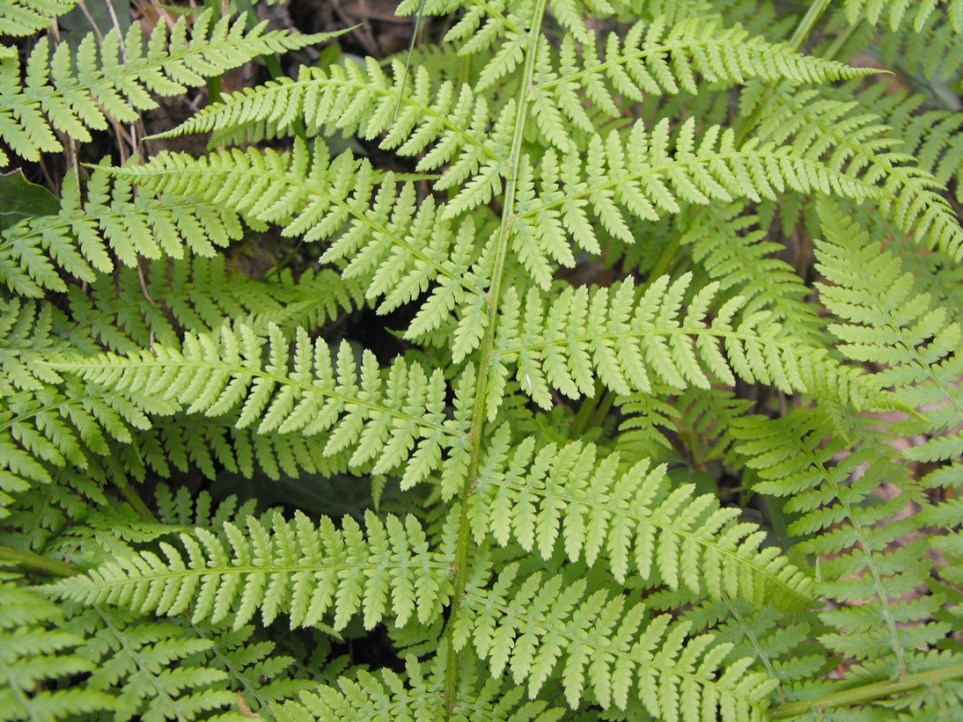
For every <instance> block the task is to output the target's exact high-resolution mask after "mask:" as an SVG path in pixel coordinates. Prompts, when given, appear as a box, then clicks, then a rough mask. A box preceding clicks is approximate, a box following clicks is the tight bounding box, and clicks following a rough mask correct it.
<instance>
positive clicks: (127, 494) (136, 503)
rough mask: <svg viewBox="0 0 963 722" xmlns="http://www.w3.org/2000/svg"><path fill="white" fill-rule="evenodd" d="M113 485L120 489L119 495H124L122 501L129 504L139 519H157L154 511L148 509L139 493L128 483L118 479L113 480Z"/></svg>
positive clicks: (152, 520)
mask: <svg viewBox="0 0 963 722" xmlns="http://www.w3.org/2000/svg"><path fill="white" fill-rule="evenodd" d="M114 486H116V487H117V489H119V490H120V493H121V495H122V496H123V497H124V501H126V502H127V503H128V504H130V505H131V507H132V508H133V509H134V511H136V512H137V515H138V516H139V517H140V518H141V519H143V520H144V521H151V522H154V521H157V517H156V516H154V513H153V512H152V511H151V510H150V508H149V507H148V506H147V504H145V503H144V500H143V499H141V498H140V495H138V493H137V492H136V491H134V489H133V488H132V487H131V485H130V484H128V483H127V482H126V481H124V480H122V479H118V480H117V481H115V482H114Z"/></svg>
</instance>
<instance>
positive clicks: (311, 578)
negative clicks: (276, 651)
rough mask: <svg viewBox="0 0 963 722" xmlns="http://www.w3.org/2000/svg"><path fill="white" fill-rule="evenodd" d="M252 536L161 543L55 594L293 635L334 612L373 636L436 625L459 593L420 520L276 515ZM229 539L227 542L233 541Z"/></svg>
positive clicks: (446, 559) (250, 524)
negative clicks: (252, 624)
mask: <svg viewBox="0 0 963 722" xmlns="http://www.w3.org/2000/svg"><path fill="white" fill-rule="evenodd" d="M245 526H246V529H242V528H240V527H239V526H235V525H234V524H233V523H231V522H226V523H225V524H224V526H223V532H224V538H222V537H220V536H219V535H215V534H213V533H212V532H210V531H208V530H207V529H204V528H198V529H196V530H195V531H194V532H193V533H192V534H180V535H178V539H179V541H180V544H181V545H182V546H183V549H184V551H180V550H179V549H178V548H176V547H174V546H173V545H171V544H168V543H163V542H162V543H161V545H160V548H161V552H162V554H163V556H164V558H161V557H160V556H158V555H157V554H155V553H154V552H152V551H143V552H139V553H133V554H131V555H129V556H126V557H121V558H117V559H115V560H113V561H111V562H108V563H106V564H104V565H102V566H100V567H98V568H96V569H93V570H91V571H89V572H87V573H86V574H84V575H81V576H76V577H71V578H69V579H64V580H63V581H60V582H57V583H56V584H54V585H51V586H50V587H49V589H50V591H51V592H52V593H55V594H57V595H58V596H60V597H62V598H65V599H73V600H76V601H79V602H83V603H84V604H87V605H90V604H111V605H116V606H121V607H126V608H128V609H131V610H134V611H138V612H141V613H146V612H156V613H158V614H166V615H168V616H175V615H179V614H181V613H183V612H185V611H187V610H190V611H191V618H192V621H193V622H194V623H198V622H201V621H207V622H209V623H212V624H216V623H218V622H220V621H221V620H225V619H229V620H230V621H231V624H232V626H233V628H234V629H240V628H241V627H243V626H244V625H246V624H247V623H248V622H249V621H250V620H251V619H252V618H253V617H254V616H255V614H256V613H257V612H258V611H260V616H261V619H262V620H263V623H264V624H270V623H271V622H272V621H273V620H274V619H275V618H277V617H278V615H280V614H286V615H288V617H289V619H290V625H291V627H292V628H295V627H302V626H317V625H319V624H322V620H323V619H324V618H325V617H326V615H328V614H329V613H333V615H334V619H333V622H332V624H333V628H334V629H335V630H340V629H343V628H344V627H345V626H346V625H347V624H348V622H349V621H350V620H351V618H352V617H353V616H355V615H356V614H359V613H360V614H361V615H362V621H363V623H364V626H365V628H366V629H371V628H372V627H374V626H375V625H376V624H379V623H380V622H382V621H383V620H390V621H391V622H392V623H394V624H397V625H398V626H404V625H405V624H406V623H407V622H408V621H409V620H412V619H417V620H419V621H420V622H421V623H422V624H428V623H429V622H430V621H431V620H432V619H433V618H435V617H437V616H438V615H439V614H441V611H442V606H443V605H444V604H445V603H446V601H447V599H448V597H449V596H450V594H451V579H450V577H451V570H450V566H451V558H450V551H448V550H447V549H446V550H445V551H442V552H437V551H431V550H429V548H428V542H427V538H426V536H425V532H424V530H423V529H422V527H421V525H420V524H419V523H418V522H417V521H416V520H415V518H414V517H413V516H409V517H408V518H407V519H404V520H402V519H400V518H398V517H394V516H388V517H387V518H386V519H385V520H384V521H382V520H381V518H379V517H378V516H376V515H374V514H373V513H371V512H369V513H367V514H366V516H365V526H366V529H365V530H364V531H362V529H361V527H360V526H359V525H358V523H357V522H355V521H354V519H352V518H351V517H345V518H344V519H343V520H342V523H341V529H338V528H337V527H336V526H335V525H334V523H333V522H332V521H331V520H330V519H327V518H324V519H322V520H321V522H320V525H319V526H317V527H316V526H315V525H314V524H313V523H312V522H311V521H310V520H309V519H308V518H307V517H306V516H304V515H303V514H301V513H300V512H298V513H296V514H295V517H294V520H293V521H290V522H289V521H285V520H284V519H283V518H282V517H281V515H280V514H275V515H274V519H273V523H272V524H271V526H270V528H267V527H266V526H264V525H262V524H261V523H260V522H259V521H258V520H257V519H255V518H254V517H248V518H247V520H246V524H245ZM225 538H226V539H227V540H228V541H226V542H225V541H224V539H225Z"/></svg>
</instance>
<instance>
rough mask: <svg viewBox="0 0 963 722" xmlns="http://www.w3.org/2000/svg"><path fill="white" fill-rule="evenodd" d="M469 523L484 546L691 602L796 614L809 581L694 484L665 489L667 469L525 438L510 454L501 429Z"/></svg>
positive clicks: (587, 448) (482, 473)
mask: <svg viewBox="0 0 963 722" xmlns="http://www.w3.org/2000/svg"><path fill="white" fill-rule="evenodd" d="M467 511H468V516H469V520H470V523H471V526H472V530H473V533H474V536H475V541H476V542H477V543H478V544H481V543H482V542H483V541H484V540H485V538H486V536H487V535H488V534H491V535H492V536H493V537H494V539H495V540H496V541H497V542H498V543H499V544H500V545H502V546H506V545H507V544H508V543H509V541H510V540H513V541H515V542H517V543H518V544H519V545H520V546H521V547H522V549H524V550H525V551H526V552H531V551H533V550H534V551H536V552H537V553H538V554H539V556H541V557H542V558H543V559H546V560H548V559H551V558H552V556H553V555H554V553H555V550H556V546H561V547H562V548H563V549H564V550H565V555H566V556H567V557H568V559H569V561H571V562H577V561H579V560H580V559H582V558H583V557H584V559H585V562H586V563H587V564H589V565H594V564H596V562H597V560H598V559H599V558H600V557H601V558H605V559H606V561H607V567H608V568H609V569H610V570H611V572H612V574H613V575H614V576H615V578H616V579H617V580H618V581H619V582H624V581H625V579H626V577H627V576H628V575H629V574H630V573H631V574H638V575H639V576H640V578H641V580H642V582H643V584H645V585H646V586H650V587H655V586H659V585H660V584H665V585H667V586H668V587H669V588H671V589H676V588H678V587H680V586H681V587H685V588H687V589H689V590H690V591H691V592H693V593H694V594H697V595H703V594H705V595H708V596H709V597H711V598H714V599H720V598H722V597H723V596H725V595H728V596H729V597H732V598H739V599H746V600H748V601H749V602H751V603H752V604H754V605H756V606H761V605H762V604H763V602H764V601H771V602H773V603H775V604H778V605H781V606H787V607H794V606H795V607H801V606H804V605H805V604H807V603H808V601H809V600H810V598H811V593H812V592H811V590H812V582H811V580H810V579H809V578H808V577H806V576H805V575H804V574H802V573H801V572H800V571H799V570H798V569H796V568H795V567H794V566H792V565H791V564H788V562H787V560H786V559H785V557H783V556H782V555H780V554H779V553H778V550H776V549H775V548H772V547H770V548H767V549H761V548H760V546H761V544H762V542H763V540H764V537H765V535H764V534H763V533H761V532H760V530H759V529H758V528H757V527H755V526H754V525H752V524H736V523H734V522H735V519H736V518H738V516H739V511H738V510H737V509H720V508H719V505H718V503H717V502H716V501H715V499H714V498H713V497H712V495H699V496H694V487H693V486H692V485H691V484H686V485H681V486H678V487H676V488H672V484H671V483H670V481H669V479H668V477H667V476H666V467H665V465H662V466H657V467H653V466H652V465H651V464H650V463H649V462H648V461H641V462H639V463H637V464H635V465H633V466H632V467H631V468H626V467H625V466H624V465H623V464H622V463H621V460H620V458H619V456H618V454H609V455H604V454H600V453H598V452H597V450H596V448H595V447H594V446H593V445H591V444H588V445H583V444H581V443H579V442H572V443H570V444H565V445H561V446H558V445H555V444H548V445H546V446H543V447H542V448H540V449H538V450H537V451H536V446H535V443H534V440H533V439H532V438H531V437H529V438H528V439H526V440H525V441H523V442H522V443H521V444H519V445H518V446H517V447H515V448H514V449H512V448H511V445H510V435H509V431H508V429H507V427H501V428H500V429H499V430H498V432H496V433H495V435H494V437H493V439H492V442H491V445H490V446H489V450H488V454H487V456H486V458H485V459H484V460H483V462H482V465H481V467H480V468H479V472H478V481H477V482H476V489H475V493H474V494H472V496H471V498H470V499H469V501H468V507H467Z"/></svg>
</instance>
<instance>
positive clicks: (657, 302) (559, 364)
mask: <svg viewBox="0 0 963 722" xmlns="http://www.w3.org/2000/svg"><path fill="white" fill-rule="evenodd" d="M690 280H691V275H690V274H685V275H683V276H682V277H680V278H679V279H677V280H675V281H671V282H670V280H669V278H668V277H667V276H663V277H661V278H659V279H657V280H655V281H654V282H653V283H651V284H650V285H649V287H648V288H647V289H646V290H645V291H644V292H643V293H641V294H640V293H639V291H638V290H637V289H636V288H635V285H634V283H633V281H632V279H631V277H629V278H628V279H627V280H626V281H624V282H622V283H617V284H613V285H612V286H611V287H610V288H600V289H597V290H594V291H593V292H591V293H590V292H589V290H588V289H587V288H585V287H580V288H577V289H574V288H571V287H569V288H566V289H565V290H564V291H562V293H561V294H559V295H558V298H557V299H556V300H555V302H554V303H552V305H551V306H550V307H549V308H548V310H547V311H546V310H545V308H544V307H543V305H542V299H541V294H539V293H538V291H537V290H536V289H531V290H530V291H529V293H528V294H527V297H526V299H525V303H524V309H525V310H524V315H523V314H522V312H521V309H522V302H521V300H520V299H519V297H518V293H517V292H516V291H515V290H514V289H513V288H510V289H508V290H507V292H506V293H505V298H504V301H503V303H502V308H501V313H502V317H501V318H500V319H499V326H498V337H497V352H496V355H495V360H494V364H495V365H494V373H493V376H494V378H495V383H493V384H492V390H491V391H490V396H489V399H488V404H489V406H488V408H489V417H490V418H491V417H492V415H493V410H494V409H497V404H498V402H499V400H500V398H501V394H502V391H503V388H504V386H503V385H504V383H505V381H506V379H507V378H508V375H509V367H510V366H511V365H513V364H514V365H515V366H516V378H517V380H518V382H519V384H520V385H521V388H522V390H523V391H524V392H525V393H527V394H528V395H529V396H531V397H532V399H533V400H534V401H535V402H536V403H538V404H539V406H541V407H543V408H550V407H551V405H552V398H551V394H550V392H549V389H557V390H558V391H559V392H561V393H562V394H564V395H565V396H568V397H569V398H579V397H580V396H582V395H591V394H592V393H593V392H594V388H595V379H596V378H598V379H599V380H600V381H601V382H602V383H603V384H604V385H605V386H606V387H607V388H609V389H611V390H612V391H614V392H615V393H617V394H629V393H632V392H633V391H643V392H646V393H648V392H650V391H651V388H652V385H653V384H655V383H658V384H666V385H668V386H671V387H673V388H676V389H686V388H689V387H697V388H703V389H708V388H709V387H710V376H711V377H713V378H715V379H717V380H718V381H721V382H723V383H726V384H729V385H733V384H734V383H735V379H736V376H738V377H739V378H741V379H743V380H745V381H747V382H749V383H755V382H761V383H765V384H771V385H774V386H776V387H777V388H779V389H781V390H783V391H785V392H786V393H793V392H794V391H802V392H808V393H812V394H816V395H822V394H828V395H829V396H830V397H831V398H836V399H838V400H840V401H842V402H843V403H854V404H856V405H857V406H860V405H865V404H867V403H869V404H875V403H885V400H884V399H883V398H882V397H879V396H877V398H875V399H872V398H871V397H872V396H873V395H874V392H873V391H872V386H871V385H870V384H867V383H866V379H864V378H862V376H861V374H859V373H858V371H857V370H856V369H852V368H848V367H844V366H841V365H839V364H838V363H836V362H834V361H832V360H831V359H830V358H829V357H828V356H827V355H826V354H825V353H824V352H822V351H818V350H817V349H818V347H810V346H808V345H806V344H804V343H801V342H799V341H797V340H796V339H794V338H792V337H791V336H787V335H786V334H785V333H784V332H783V329H782V326H781V325H780V324H779V323H776V322H773V320H772V317H771V315H770V314H769V313H768V312H766V311H759V312H757V313H756V314H753V315H751V316H748V317H746V318H744V319H743V320H742V321H741V323H739V325H738V326H734V325H733V323H732V318H733V315H734V314H735V312H736V310H737V309H738V308H739V307H740V305H741V303H742V300H741V299H740V298H739V297H735V298H733V299H731V300H729V301H727V302H726V303H725V304H723V306H722V307H721V308H720V309H718V311H716V315H715V318H714V319H713V320H712V321H711V322H710V321H707V320H706V315H707V314H708V312H709V309H710V306H711V304H712V300H713V297H714V296H715V294H716V292H717V290H718V284H715V283H712V284H709V285H707V286H705V287H703V288H702V289H701V290H700V291H699V292H698V293H697V294H696V295H695V297H694V298H693V299H692V300H691V302H690V303H689V306H688V308H687V315H686V316H685V318H681V317H680V311H681V307H682V302H683V298H684V296H685V293H686V289H687V287H688V285H689V282H690ZM720 341H721V342H722V346H724V349H725V354H723V349H722V347H720Z"/></svg>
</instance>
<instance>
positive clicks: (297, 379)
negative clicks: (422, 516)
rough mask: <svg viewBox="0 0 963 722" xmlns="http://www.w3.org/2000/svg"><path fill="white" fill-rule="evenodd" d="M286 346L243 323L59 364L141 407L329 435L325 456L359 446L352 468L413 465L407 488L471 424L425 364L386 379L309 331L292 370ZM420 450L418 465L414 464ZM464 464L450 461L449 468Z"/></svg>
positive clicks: (276, 333) (397, 366)
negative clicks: (454, 412) (451, 406)
mask: <svg viewBox="0 0 963 722" xmlns="http://www.w3.org/2000/svg"><path fill="white" fill-rule="evenodd" d="M288 345H289V342H288V340H287V339H286V338H285V337H284V336H283V334H282V333H281V331H280V329H278V328H277V326H274V325H270V326H269V328H268V341H267V343H266V344H265V342H264V341H263V340H262V339H261V338H260V337H259V336H258V335H257V334H256V333H255V332H254V331H253V329H251V328H250V327H249V326H247V325H244V324H242V323H238V324H236V326H235V328H233V329H232V328H230V327H228V326H224V327H222V328H221V331H220V334H219V335H217V336H213V335H208V334H188V335H187V336H186V337H185V338H184V344H183V349H182V350H178V349H176V348H170V347H165V346H160V345H156V346H155V347H154V349H153V353H151V352H150V351H142V352H140V353H136V354H132V355H130V356H127V357H120V356H116V355H113V354H105V355H102V356H100V357H92V358H77V359H69V360H64V361H62V362H59V363H56V364H53V366H54V367H55V368H58V369H59V370H61V371H64V372H66V371H70V372H72V373H74V374H78V375H80V376H81V377H83V378H85V379H86V380H88V381H89V382H92V383H96V384H97V385H99V386H102V387H105V388H109V389H112V390H113V391H115V392H119V393H121V394H123V395H124V396H125V397H127V398H129V399H131V401H133V402H134V403H135V404H141V403H143V402H144V401H145V400H147V399H150V400H154V401H161V402H167V403H170V404H173V405H174V406H175V408H183V409H186V410H187V412H188V413H191V414H201V413H202V414H205V415H207V416H221V415H224V414H227V413H230V412H234V411H238V412H240V416H239V417H238V418H237V421H236V424H235V425H236V426H237V428H239V429H244V428H246V427H252V428H254V429H256V430H257V433H259V434H265V433H271V432H278V433H281V434H287V433H292V432H299V433H300V434H302V435H304V436H308V437H310V436H314V435H317V434H320V433H323V432H331V433H330V435H329V436H328V439H327V442H326V444H325V445H324V455H325V456H331V455H334V454H337V453H339V452H341V451H342V450H345V449H353V455H352V457H351V460H350V464H351V466H353V467H359V466H362V465H365V464H367V463H368V462H374V467H373V469H372V473H374V474H383V473H388V472H391V471H393V470H396V469H399V468H400V467H402V466H403V465H407V468H406V470H405V474H404V482H403V483H404V484H405V486H406V487H407V486H411V485H414V484H417V483H419V482H420V481H423V480H424V479H425V478H427V476H428V475H429V474H430V473H431V472H432V471H434V470H435V469H438V468H440V467H441V466H442V463H443V462H442V452H443V450H446V449H448V450H450V449H452V448H453V447H456V446H459V442H460V439H462V438H463V437H464V435H465V434H466V427H464V425H462V424H461V423H460V422H458V421H455V422H452V421H451V420H450V419H449V418H448V416H447V414H446V410H445V395H446V393H447V385H446V383H445V380H444V377H443V375H442V373H441V372H440V371H436V372H435V373H433V374H432V375H431V376H430V377H429V376H428V375H427V374H426V373H425V371H424V370H423V369H422V367H421V366H419V365H417V364H410V365H408V364H405V363H404V362H403V361H400V360H399V361H396V362H395V363H394V364H392V366H391V368H390V370H389V371H388V372H387V373H383V372H382V370H381V368H380V367H379V366H378V362H377V361H376V360H375V357H374V355H373V354H372V353H371V352H369V351H366V352H364V354H363V356H362V362H361V367H360V369H359V368H358V364H357V362H356V360H355V355H354V351H352V349H351V347H350V346H349V345H348V344H347V343H346V342H344V343H342V344H341V346H340V348H339V349H338V351H337V354H336V360H335V361H334V363H332V352H331V349H329V347H328V345H327V343H326V342H325V341H324V340H323V339H318V340H316V341H312V340H311V339H310V338H309V337H308V334H307V332H305V331H304V330H303V329H298V333H297V336H296V339H295V343H294V355H293V364H292V359H290V358H289V351H288ZM265 354H266V363H265V359H262V356H264V355H265ZM412 454H413V458H415V459H418V460H419V463H418V464H410V463H409V455H412ZM457 458H458V456H457V454H456V455H453V456H449V458H448V460H447V461H446V462H445V466H446V467H451V466H452V464H455V463H456V461H455V460H456V459H457Z"/></svg>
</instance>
